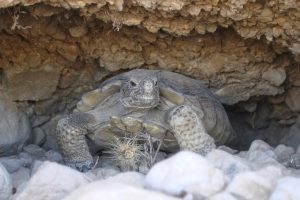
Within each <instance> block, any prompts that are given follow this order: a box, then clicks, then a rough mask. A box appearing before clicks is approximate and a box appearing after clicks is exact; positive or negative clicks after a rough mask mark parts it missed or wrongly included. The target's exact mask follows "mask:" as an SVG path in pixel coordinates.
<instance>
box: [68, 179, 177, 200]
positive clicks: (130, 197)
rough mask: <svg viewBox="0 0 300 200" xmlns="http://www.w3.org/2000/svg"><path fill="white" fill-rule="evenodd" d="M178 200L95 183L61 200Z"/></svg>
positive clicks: (140, 190)
mask: <svg viewBox="0 0 300 200" xmlns="http://www.w3.org/2000/svg"><path fill="white" fill-rule="evenodd" d="M99 199H103V200H104V199H105V200H120V199H122V200H135V199H136V200H154V199H155V200H179V199H178V198H175V197H171V196H167V195H165V194H162V193H159V192H155V191H150V190H146V189H143V188H138V187H134V186H131V185H126V184H123V183H117V182H109V183H108V182H106V180H104V181H96V182H93V183H90V184H88V185H86V186H84V187H81V188H79V189H78V190H76V191H74V192H72V193H71V194H70V195H68V196H67V197H66V198H64V199H63V200H99Z"/></svg>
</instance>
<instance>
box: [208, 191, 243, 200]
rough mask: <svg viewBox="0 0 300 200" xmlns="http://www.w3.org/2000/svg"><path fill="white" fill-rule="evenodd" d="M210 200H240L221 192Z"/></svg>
mask: <svg viewBox="0 0 300 200" xmlns="http://www.w3.org/2000/svg"><path fill="white" fill-rule="evenodd" d="M208 200H238V199H237V198H235V197H234V196H233V195H231V194H229V193H227V192H221V193H218V194H216V195H214V196H212V197H210V198H209V199H208Z"/></svg>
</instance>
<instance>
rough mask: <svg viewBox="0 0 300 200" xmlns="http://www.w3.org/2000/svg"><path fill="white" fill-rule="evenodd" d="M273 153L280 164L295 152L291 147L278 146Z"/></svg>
mask: <svg viewBox="0 0 300 200" xmlns="http://www.w3.org/2000/svg"><path fill="white" fill-rule="evenodd" d="M274 153H275V154H276V156H277V158H278V161H279V162H280V163H282V162H285V161H287V160H288V159H289V158H290V157H291V155H292V154H294V153H295V150H294V149H293V148H292V147H288V146H286V145H284V144H280V145H278V146H277V147H276V148H275V149H274Z"/></svg>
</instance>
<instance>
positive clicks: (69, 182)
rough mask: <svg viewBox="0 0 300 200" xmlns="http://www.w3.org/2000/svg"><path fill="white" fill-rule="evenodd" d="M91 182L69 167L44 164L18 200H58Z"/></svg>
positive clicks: (49, 163)
mask: <svg viewBox="0 0 300 200" xmlns="http://www.w3.org/2000/svg"><path fill="white" fill-rule="evenodd" d="M88 182H89V180H88V179H87V177H86V176H85V175H84V174H82V173H80V172H78V171H76V170H74V169H71V168H69V167H66V166H63V165H59V164H57V163H52V162H48V161H46V162H44V163H43V164H42V165H41V166H40V167H39V168H38V170H37V172H36V173H34V175H33V176H32V177H31V179H30V180H29V181H28V183H27V185H26V186H25V188H24V189H23V191H22V192H21V193H20V194H19V195H18V196H17V197H16V199H18V200H22V199H30V200H41V199H47V200H56V199H63V198H64V197H65V196H66V195H67V194H68V193H70V192H72V191H73V190H75V189H77V188H78V187H80V186H82V185H85V184H87V183H88Z"/></svg>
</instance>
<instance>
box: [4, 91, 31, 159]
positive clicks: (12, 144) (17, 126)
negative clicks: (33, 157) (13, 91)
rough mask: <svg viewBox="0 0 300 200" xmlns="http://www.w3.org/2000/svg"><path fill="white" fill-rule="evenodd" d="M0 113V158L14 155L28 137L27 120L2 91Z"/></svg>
mask: <svg viewBox="0 0 300 200" xmlns="http://www.w3.org/2000/svg"><path fill="white" fill-rule="evenodd" d="M0 113H1V115H0V156H6V155H11V154H15V153H17V152H18V151H20V150H21V149H22V147H23V145H24V144H25V142H26V141H27V140H28V139H29V137H30V132H31V127H30V124H29V120H28V118H27V116H26V115H25V114H24V113H23V112H22V111H21V110H20V109H18V107H17V105H16V104H15V103H14V102H13V101H12V100H11V99H10V98H9V97H8V96H6V95H5V94H3V93H2V91H0Z"/></svg>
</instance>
